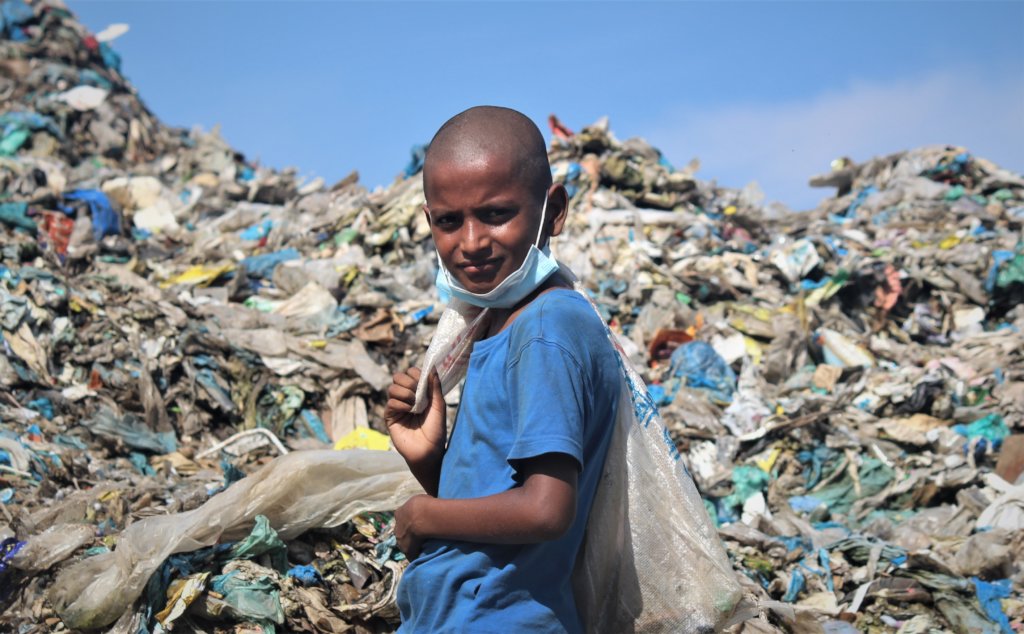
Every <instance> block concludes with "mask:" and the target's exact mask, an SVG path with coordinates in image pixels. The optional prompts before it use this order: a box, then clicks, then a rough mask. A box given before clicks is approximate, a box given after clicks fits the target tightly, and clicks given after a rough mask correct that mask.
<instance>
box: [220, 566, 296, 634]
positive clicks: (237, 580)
mask: <svg viewBox="0 0 1024 634" xmlns="http://www.w3.org/2000/svg"><path fill="white" fill-rule="evenodd" d="M210 587H211V589H212V590H214V591H215V592H217V593H218V594H220V595H221V596H222V597H223V598H222V599H220V601H221V602H222V603H223V604H224V609H226V611H227V612H229V613H230V614H232V615H234V616H236V617H239V618H242V619H248V620H252V621H256V622H257V623H259V624H260V625H262V626H263V630H264V632H269V633H274V632H276V631H277V630H276V628H275V627H274V625H273V624H275V623H276V624H278V625H280V624H283V623H284V609H283V608H282V607H281V591H280V589H279V588H278V587H277V584H276V583H275V582H274V580H273V579H272V578H271V577H270V576H268V575H261V576H256V577H255V578H253V577H252V576H250V575H247V574H244V573H243V572H242V571H241V570H238V569H236V570H232V571H230V572H228V573H225V574H223V575H218V576H216V577H214V578H213V581H212V582H211V583H210Z"/></svg>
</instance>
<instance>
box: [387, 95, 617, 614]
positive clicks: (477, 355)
mask: <svg viewBox="0 0 1024 634" xmlns="http://www.w3.org/2000/svg"><path fill="white" fill-rule="evenodd" d="M423 181H424V194H425V197H426V205H424V212H425V213H426V216H427V220H428V221H429V223H430V227H431V231H432V233H433V238H434V244H435V246H436V248H437V253H438V258H439V262H440V264H441V265H442V269H441V271H440V272H439V275H438V286H439V287H440V288H441V289H442V290H444V291H447V292H449V293H451V294H452V295H453V296H455V297H457V298H459V299H462V300H463V301H467V302H470V303H473V304H475V305H478V306H483V307H488V308H490V314H491V317H490V322H489V325H488V326H485V329H486V332H485V335H484V337H483V338H482V339H481V340H479V341H477V342H476V343H475V344H474V346H473V351H472V355H471V356H470V360H469V368H468V371H467V375H466V382H465V385H464V389H463V392H462V400H461V403H460V407H459V412H458V415H457V417H456V421H455V424H454V427H453V431H452V434H451V439H450V441H449V443H448V445H447V446H446V445H445V438H446V431H447V427H446V425H447V423H446V420H445V403H444V398H443V395H442V394H441V387H440V381H439V380H438V379H437V377H436V375H435V376H433V377H431V380H430V384H429V390H430V406H429V407H428V408H427V409H426V410H425V411H424V413H422V414H419V415H417V414H413V413H412V411H411V410H412V405H413V402H414V400H415V391H416V384H417V380H418V379H419V375H420V370H419V369H417V368H411V369H410V370H409V371H408V372H404V373H399V374H396V375H395V376H394V383H393V384H392V386H391V388H390V389H389V390H388V396H389V400H388V403H387V408H386V413H385V418H386V422H387V425H388V430H389V432H390V434H391V438H392V441H393V442H394V445H395V448H396V449H397V450H398V451H399V452H400V453H401V454H402V456H403V457H404V458H405V460H406V462H407V463H408V464H409V468H410V469H411V470H412V472H413V474H414V475H415V476H416V478H417V479H418V480H419V481H420V483H421V484H422V485H423V488H424V490H425V491H426V492H427V494H426V495H420V496H416V497H414V498H412V499H410V500H409V501H408V502H406V503H405V504H404V505H403V506H402V507H401V508H399V509H398V510H397V511H396V513H395V520H396V536H397V538H398V542H399V545H400V546H401V548H402V550H403V551H404V552H405V553H406V554H407V555H408V556H409V559H410V561H411V563H410V565H409V567H408V569H407V570H406V573H405V576H404V577H403V579H402V582H401V585H400V586H399V589H398V605H399V608H400V609H401V613H402V620H403V624H402V627H401V630H400V631H402V632H431V633H434V632H463V631H466V632H580V631H581V630H582V628H581V625H580V618H579V614H578V613H577V610H576V605H575V601H574V597H573V593H572V581H571V577H572V570H573V565H574V562H575V560H576V554H577V552H578V550H579V547H580V543H581V540H582V538H583V532H584V528H585V527H586V524H587V518H588V515H589V511H590V505H591V502H592V500H593V497H594V492H595V487H596V485H597V481H598V478H599V477H600V475H601V469H602V465H603V463H604V459H605V454H606V453H607V448H608V443H609V440H610V438H611V432H612V429H613V423H614V421H615V412H616V405H617V400H618V395H619V391H620V386H621V380H622V379H621V374H620V369H619V365H618V358H617V356H616V355H617V353H616V352H615V350H614V349H613V348H612V346H611V344H610V343H609V341H608V338H607V335H606V330H605V325H604V324H603V323H602V321H601V319H600V318H599V317H598V315H597V314H596V312H595V311H594V310H593V309H592V308H591V306H590V305H589V304H588V302H587V301H586V299H585V298H583V297H582V296H581V295H579V294H578V293H577V292H575V291H574V290H573V289H572V284H571V282H570V281H569V277H568V276H567V275H565V274H563V273H562V272H559V271H558V265H557V263H555V261H554V260H553V259H551V258H550V256H549V255H548V253H547V251H548V250H547V243H548V241H549V239H550V238H551V237H554V236H557V235H559V233H561V231H562V227H563V226H564V224H565V218H566V213H567V210H568V197H567V195H566V191H565V188H564V187H562V186H561V185H558V184H552V180H551V170H550V167H549V165H548V160H547V152H546V148H545V144H544V139H543V137H542V136H541V134H540V131H539V130H538V129H537V127H536V126H535V125H534V124H533V123H532V122H531V121H530V120H529V119H528V118H527V117H525V116H524V115H522V114H520V113H518V112H516V111H514V110H509V109H507V108H497V107H477V108H472V109H470V110H467V111H465V112H463V113H461V114H459V115H456V116H455V117H453V118H452V119H451V120H449V121H448V122H447V123H445V125H444V126H442V127H441V129H440V130H438V132H437V134H436V135H435V136H434V138H433V140H432V141H431V143H430V146H429V148H428V150H427V155H426V159H425V162H424V168H423Z"/></svg>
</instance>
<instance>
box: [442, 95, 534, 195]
mask: <svg viewBox="0 0 1024 634" xmlns="http://www.w3.org/2000/svg"><path fill="white" fill-rule="evenodd" d="M493 158H500V159H503V160H506V161H508V163H509V164H510V165H512V166H514V167H513V176H514V177H515V178H518V179H520V180H521V182H522V183H523V184H525V185H526V186H527V187H528V188H529V190H530V192H531V194H532V195H533V196H534V197H535V198H536V200H537V202H540V201H541V200H543V198H544V195H545V193H546V192H547V190H548V188H549V187H551V166H550V165H549V164H548V152H547V147H546V145H545V143H544V137H543V136H542V135H541V133H540V130H538V129H537V126H536V124H534V123H533V121H531V120H530V119H529V117H527V116H526V115H524V114H522V113H520V112H517V111H515V110H512V109H511V108H501V107H498V106H476V107H474V108H470V109H469V110H466V111H464V112H460V113H459V114H457V115H455V116H454V117H452V118H451V119H449V120H448V121H447V122H445V124H444V125H443V126H441V129H440V130H438V131H437V134H435V135H434V138H433V139H431V141H430V146H429V147H428V148H427V156H426V158H425V159H424V162H423V182H424V186H425V188H427V189H428V190H429V183H430V179H429V175H430V171H431V169H432V168H433V167H434V166H436V165H440V164H451V165H465V166H470V165H483V164H486V163H487V162H488V161H490V160H492V159H493ZM425 193H426V195H427V199H428V200H429V199H430V191H426V192H425Z"/></svg>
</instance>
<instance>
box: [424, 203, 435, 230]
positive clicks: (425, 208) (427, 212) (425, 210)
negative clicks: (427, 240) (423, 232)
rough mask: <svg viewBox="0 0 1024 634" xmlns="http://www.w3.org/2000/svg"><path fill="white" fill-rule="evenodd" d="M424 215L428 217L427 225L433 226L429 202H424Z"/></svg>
mask: <svg viewBox="0 0 1024 634" xmlns="http://www.w3.org/2000/svg"><path fill="white" fill-rule="evenodd" d="M423 215H424V216H426V218H427V226H428V227H430V226H433V225H431V224H430V207H427V203H423Z"/></svg>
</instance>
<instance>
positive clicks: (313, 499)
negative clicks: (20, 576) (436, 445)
mask: <svg viewBox="0 0 1024 634" xmlns="http://www.w3.org/2000/svg"><path fill="white" fill-rule="evenodd" d="M422 492H423V489H422V488H421V487H420V485H419V483H418V482H416V479H415V478H414V477H413V475H412V473H410V472H409V468H408V467H407V466H406V464H405V461H404V460H403V459H402V457H401V456H399V455H398V454H397V453H394V452H390V451H367V450H362V449H356V450H350V451H330V450H323V451H293V452H291V453H289V454H287V455H284V456H281V457H279V458H276V459H274V460H273V461H271V462H269V463H268V464H267V465H266V466H264V467H263V468H262V469H260V470H259V471H257V472H256V473H253V474H251V475H249V476H247V477H245V478H243V479H242V480H239V481H238V482H236V483H234V484H233V485H231V487H230V488H228V489H227V490H226V491H224V492H222V493H218V494H217V495H215V496H213V497H211V498H210V499H209V500H207V501H206V503H205V504H203V505H202V506H200V507H199V508H197V509H194V510H191V511H187V512H184V513H174V514H171V515H161V516H154V517H147V518H145V519H143V520H140V521H138V522H135V523H134V524H132V525H131V526H129V527H128V528H126V529H125V530H124V531H122V532H121V534H120V536H119V537H118V540H117V547H116V548H115V550H114V551H113V552H109V553H103V554H101V555H96V556H94V557H89V558H87V559H83V560H82V561H79V562H78V563H76V564H74V565H72V566H70V567H68V568H66V569H64V570H63V571H62V572H61V573H60V575H58V577H57V580H56V581H55V582H54V584H53V587H52V588H51V589H50V600H51V601H52V602H53V604H54V606H55V607H56V610H57V614H58V615H60V618H61V619H62V620H63V621H64V624H65V625H67V626H68V627H69V628H72V629H94V628H99V627H104V626H108V625H110V624H111V623H113V622H114V621H116V620H117V619H118V617H120V616H121V614H122V613H124V611H125V610H127V609H128V607H129V606H131V604H132V603H133V602H134V601H135V599H137V598H138V596H139V594H141V593H142V591H143V589H144V588H145V586H146V583H147V582H148V581H149V578H150V576H151V575H152V574H153V573H154V572H155V571H156V570H157V568H159V567H160V565H161V564H162V563H163V561H164V560H165V559H166V558H167V557H168V556H170V555H173V554H175V553H182V552H190V551H194V550H198V549H199V548H203V547H206V546H212V545H214V544H216V543H218V542H219V541H220V540H222V539H223V540H233V539H240V538H242V537H245V536H246V535H247V534H248V533H249V531H250V530H251V529H252V526H253V522H254V520H255V518H256V516H257V515H265V516H266V517H267V519H269V520H270V525H271V526H273V527H274V529H275V530H276V531H277V533H278V534H279V535H280V536H281V538H282V539H290V538H293V537H296V536H298V535H301V534H302V533H304V532H305V531H307V530H309V529H311V528H330V527H332V526H338V525H340V524H343V523H345V522H347V521H348V520H349V519H351V518H352V517H353V516H355V515H358V514H359V513H365V512H368V511H386V510H392V509H395V508H397V507H398V506H400V505H401V504H402V503H403V502H405V500H407V499H408V498H409V497H411V496H412V495H415V494H417V493H422Z"/></svg>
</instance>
